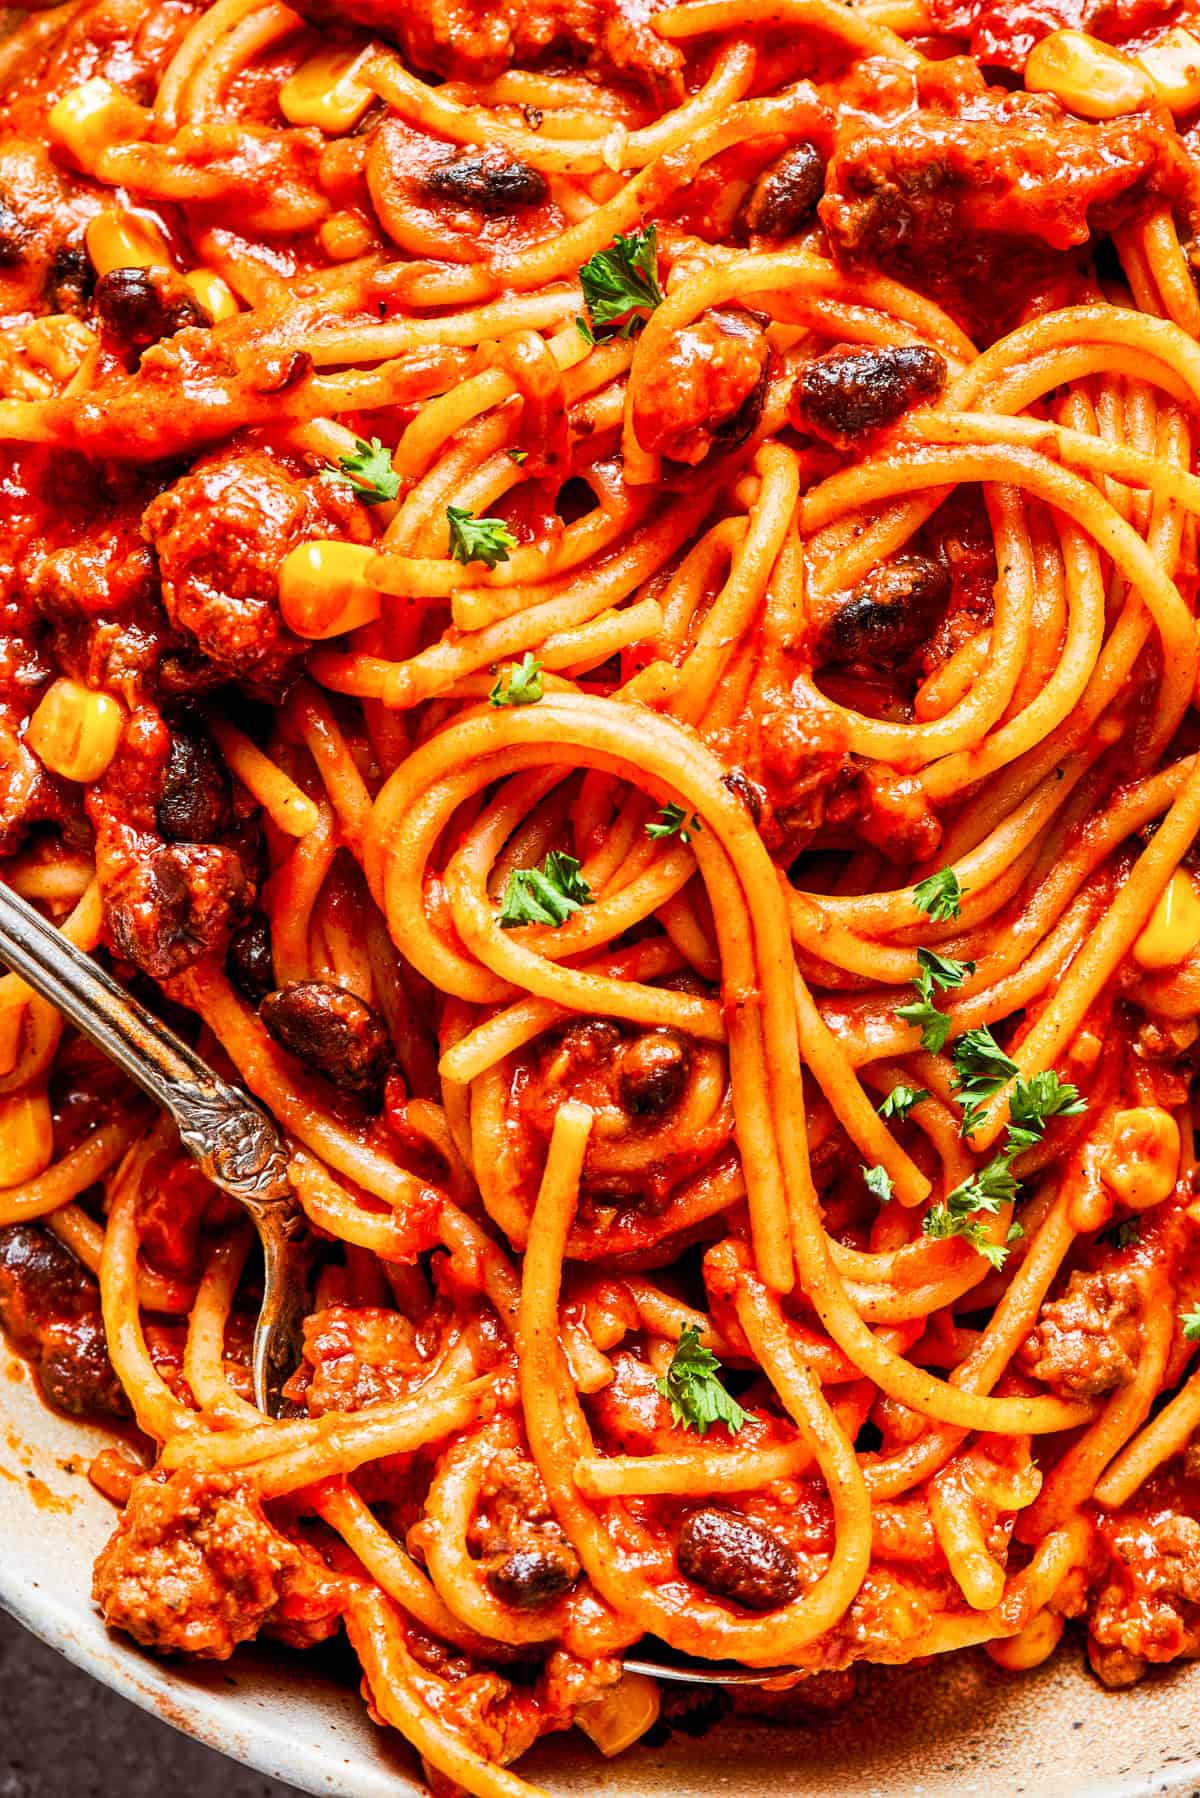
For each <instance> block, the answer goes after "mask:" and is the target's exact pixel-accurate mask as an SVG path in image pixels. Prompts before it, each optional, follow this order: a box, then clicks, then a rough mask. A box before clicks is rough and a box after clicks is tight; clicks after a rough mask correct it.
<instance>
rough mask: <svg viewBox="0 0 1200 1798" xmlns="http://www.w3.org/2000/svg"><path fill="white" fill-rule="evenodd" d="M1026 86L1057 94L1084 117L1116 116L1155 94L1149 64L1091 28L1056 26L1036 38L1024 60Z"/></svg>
mask: <svg viewBox="0 0 1200 1798" xmlns="http://www.w3.org/2000/svg"><path fill="white" fill-rule="evenodd" d="M1025 86H1026V87H1027V88H1028V89H1029V91H1030V92H1031V93H1035V94H1053V95H1054V97H1055V99H1057V100H1061V101H1062V103H1063V105H1064V106H1065V107H1066V108H1067V111H1068V112H1077V113H1078V114H1079V116H1080V117H1081V118H1085V119H1115V118H1118V117H1119V116H1120V115H1121V113H1123V112H1136V111H1137V109H1138V107H1139V106H1145V104H1146V102H1147V101H1148V100H1152V99H1153V98H1154V83H1153V82H1152V81H1151V79H1150V77H1149V76H1148V75H1147V73H1146V71H1145V69H1139V68H1138V66H1137V64H1136V63H1133V62H1131V61H1130V60H1129V58H1128V57H1127V56H1122V55H1121V53H1120V52H1119V51H1117V50H1112V49H1110V48H1109V46H1108V45H1107V44H1102V43H1101V42H1100V40H1099V38H1095V37H1089V36H1088V34H1087V32H1086V31H1052V32H1051V33H1050V35H1049V37H1044V38H1042V39H1041V41H1040V42H1039V43H1036V44H1035V45H1034V46H1033V49H1032V50H1031V51H1030V52H1029V57H1028V60H1027V62H1026V64H1025Z"/></svg>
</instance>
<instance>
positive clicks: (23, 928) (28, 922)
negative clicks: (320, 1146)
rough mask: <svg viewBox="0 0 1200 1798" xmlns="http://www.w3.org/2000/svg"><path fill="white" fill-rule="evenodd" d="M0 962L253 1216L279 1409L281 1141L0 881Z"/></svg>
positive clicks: (290, 1330)
mask: <svg viewBox="0 0 1200 1798" xmlns="http://www.w3.org/2000/svg"><path fill="white" fill-rule="evenodd" d="M0 961H4V962H6V963H7V964H8V966H9V967H10V968H11V969H12V970H13V972H14V973H15V974H19V975H20V976H21V978H22V979H23V980H25V981H26V982H27V983H28V984H29V985H30V986H31V987H32V988H33V990H34V991H35V992H37V993H40V994H41V996H42V998H43V999H48V1000H49V1001H50V1003H51V1004H52V1005H54V1006H56V1007H57V1009H58V1010H59V1011H61V1012H62V1014H63V1016H64V1017H65V1018H67V1019H69V1021H70V1022H71V1023H72V1024H74V1025H75V1027H76V1029H77V1030H78V1031H79V1032H80V1033H81V1034H82V1035H83V1036H86V1037H87V1038H88V1039H89V1041H91V1042H93V1043H95V1045H96V1047H97V1048H98V1049H101V1050H102V1051H103V1052H104V1054H106V1055H107V1056H108V1057H109V1058H110V1059H111V1060H112V1061H114V1062H116V1064H117V1065H118V1067H121V1068H123V1069H124V1071H125V1072H126V1073H127V1074H128V1075H129V1077H130V1079H131V1080H134V1081H136V1083H137V1084H138V1086H140V1087H141V1088H142V1091H143V1092H146V1093H148V1094H149V1095H150V1097H151V1098H152V1099H153V1100H155V1102H156V1103H157V1104H159V1105H161V1106H162V1108H163V1110H164V1111H166V1112H168V1113H169V1114H170V1116H171V1118H172V1119H173V1120H174V1122H175V1124H176V1125H177V1127H178V1130H179V1135H180V1139H181V1140H182V1142H183V1145H184V1147H185V1148H186V1149H187V1151H188V1153H189V1154H190V1155H191V1156H192V1158H193V1159H194V1160H195V1161H196V1162H197V1164H198V1165H199V1167H200V1168H201V1170H202V1171H203V1172H204V1173H205V1174H206V1175H207V1176H208V1178H209V1179H210V1180H211V1181H212V1182H213V1185H214V1186H218V1187H220V1189H221V1190H222V1192H227V1193H228V1194H229V1195H230V1197H231V1198H234V1199H236V1200H237V1201H238V1202H239V1204H241V1205H243V1206H244V1207H245V1209H246V1210H247V1212H248V1213H249V1214H250V1217H251V1218H252V1219H253V1222H254V1227H255V1229H256V1230H257V1232H258V1236H259V1240H260V1241H261V1243H262V1249H263V1260H264V1274H265V1291H264V1297H263V1310H262V1315H261V1317H260V1319H259V1327H258V1330H257V1331H256V1333H255V1339H254V1390H255V1397H256V1399H257V1401H258V1403H259V1404H260V1405H261V1406H263V1408H264V1409H269V1410H271V1411H272V1412H273V1413H274V1412H276V1411H277V1410H278V1409H279V1406H280V1403H281V1400H280V1396H279V1389H280V1387H281V1386H282V1385H283V1383H284V1381H285V1380H286V1379H287V1377H288V1374H289V1373H290V1372H291V1370H292V1368H294V1367H295V1365H296V1361H297V1359H298V1353H299V1332H300V1325H301V1322H302V1320H303V1314H304V1309H305V1301H306V1288H307V1271H308V1266H307V1264H308V1244H307V1229H306V1225H305V1219H304V1214H303V1212H302V1211H301V1210H300V1208H299V1206H298V1204H297V1203H296V1198H295V1194H294V1193H293V1192H292V1189H291V1186H290V1184H289V1182H288V1177H287V1152H286V1149H285V1148H284V1144H283V1139H282V1137H281V1136H280V1134H279V1131H278V1130H277V1129H276V1127H275V1125H274V1123H273V1122H272V1120H271V1119H270V1117H269V1116H268V1115H267V1113H266V1112H265V1111H264V1110H263V1108H262V1107H261V1105H259V1104H257V1102H256V1101H255V1100H254V1099H252V1098H251V1097H250V1096H249V1094H248V1093H245V1092H243V1091H242V1090H241V1089H240V1088H239V1087H236V1086H232V1085H231V1084H230V1083H229V1082H228V1081H227V1080H222V1079H221V1077H220V1076H219V1075H218V1074H216V1073H214V1072H213V1070H212V1068H210V1067H209V1066H208V1064H207V1062H205V1061H203V1060H202V1059H201V1057H200V1056H199V1055H197V1054H196V1052H195V1050H194V1049H193V1048H191V1047H190V1045H189V1044H187V1043H185V1042H184V1041H183V1039H182V1038H181V1037H178V1036H176V1034H175V1032H174V1031H173V1030H171V1029H170V1028H169V1027H168V1026H167V1025H166V1024H164V1023H163V1022H162V1020H161V1018H156V1017H155V1015H154V1013H153V1012H152V1011H149V1010H148V1009H147V1008H146V1006H144V1005H142V1004H140V1003H139V1001H138V1000H137V999H135V998H134V997H133V995H132V994H131V993H128V992H126V991H125V989H124V987H122V986H120V985H119V984H118V982H117V981H115V980H114V979H113V978H112V976H111V975H110V974H108V973H106V972H105V970H104V969H103V968H102V967H100V966H99V964H98V963H96V962H94V961H93V960H92V959H91V957H90V956H87V955H84V954H83V953H82V951H81V950H79V949H76V947H75V945H74V944H73V943H69V942H68V941H67V939H66V938H65V937H64V936H62V935H61V933H60V932H59V931H57V930H55V928H54V926H53V925H52V924H48V923H47V922H46V920H45V919H44V918H43V917H42V916H41V915H40V913H38V912H36V911H35V910H34V909H33V907H32V906H31V905H28V904H26V902H25V900H24V899H22V898H21V897H20V896H19V895H18V894H17V893H14V892H13V891H12V890H11V888H9V887H6V886H2V885H0Z"/></svg>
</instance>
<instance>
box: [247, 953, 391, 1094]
mask: <svg viewBox="0 0 1200 1798" xmlns="http://www.w3.org/2000/svg"><path fill="white" fill-rule="evenodd" d="M259 1016H260V1017H261V1018H262V1021H263V1023H264V1024H265V1025H266V1027H267V1029H268V1030H269V1031H270V1033H271V1035H272V1036H273V1037H274V1039H275V1041H276V1042H277V1043H278V1044H279V1045H280V1047H281V1048H284V1049H286V1050H287V1051H288V1053H289V1054H291V1055H295V1056H296V1057H297V1059H298V1060H300V1061H303V1062H304V1063H305V1064H306V1065H307V1066H308V1067H310V1068H312V1069H313V1071H314V1072H315V1073H318V1074H324V1076H325V1078H326V1079H327V1080H329V1081H332V1083H333V1085H334V1086H336V1087H338V1088H339V1089H340V1090H341V1091H342V1092H346V1093H354V1094H355V1095H357V1096H358V1097H359V1098H363V1099H378V1097H379V1096H380V1092H381V1089H382V1086H383V1080H384V1076H385V1075H386V1073H387V1070H388V1067H389V1065H390V1064H391V1061H392V1042H391V1038H390V1036H389V1035H388V1032H387V1026H386V1025H385V1023H384V1021H383V1019H382V1018H381V1017H380V1016H379V1014H378V1012H376V1011H373V1010H372V1009H371V1007H370V1006H369V1005H365V1004H364V1003H363V1001H362V1000H361V999H360V998H358V996H357V995H356V994H355V993H349V992H347V991H346V990H345V988H344V987H340V986H331V985H330V984H329V982H328V981H325V980H297V981H293V982H292V984H291V985H290V986H285V987H281V988H280V989H279V990H278V991H277V992H273V993H268V994H267V997H266V998H265V999H264V1000H263V1002H262V1005H261V1006H260V1008H259Z"/></svg>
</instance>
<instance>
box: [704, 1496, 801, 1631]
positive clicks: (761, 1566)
mask: <svg viewBox="0 0 1200 1798" xmlns="http://www.w3.org/2000/svg"><path fill="white" fill-rule="evenodd" d="M675 1556H676V1559H677V1560H678V1562H679V1566H680V1569H681V1571H682V1572H683V1573H685V1574H686V1575H687V1577H688V1579H690V1580H694V1581H695V1583H696V1584H697V1585H698V1586H703V1587H704V1589H705V1591H706V1592H714V1593H716V1595H717V1597H718V1598H728V1599H731V1600H732V1601H733V1603H734V1604H740V1605H743V1606H744V1607H745V1609H746V1610H748V1611H773V1610H776V1609H777V1608H778V1607H779V1606H780V1605H784V1604H789V1603H790V1602H791V1600H792V1599H793V1598H795V1596H796V1594H797V1593H798V1592H799V1590H800V1569H799V1567H798V1566H797V1564H796V1557H795V1555H794V1554H793V1553H792V1551H791V1549H790V1548H787V1547H786V1546H785V1545H784V1544H783V1543H782V1542H781V1541H780V1540H779V1537H778V1536H776V1535H773V1534H772V1532H771V1531H770V1530H765V1529H763V1528H762V1526H761V1525H760V1524H757V1523H751V1521H750V1519H749V1518H748V1517H743V1515H742V1513H741V1512H740V1511H725V1510H722V1509H720V1508H719V1507H718V1506H716V1505H706V1506H705V1507H704V1508H703V1509H702V1510H699V1511H692V1512H691V1513H690V1515H689V1516H688V1517H686V1518H685V1519H684V1523H683V1528H682V1529H681V1530H680V1532H679V1540H678V1541H677V1543H676V1545H675Z"/></svg>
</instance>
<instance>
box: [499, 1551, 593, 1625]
mask: <svg viewBox="0 0 1200 1798" xmlns="http://www.w3.org/2000/svg"><path fill="white" fill-rule="evenodd" d="M485 1577H486V1579H487V1583H488V1586H489V1588H490V1590H491V1592H492V1593H493V1595H494V1596H495V1597H496V1598H498V1599H499V1600H500V1602H501V1603H502V1604H508V1605H512V1606H513V1608H514V1609H515V1610H518V1611H536V1610H537V1609H538V1608H539V1607H540V1606H541V1605H544V1604H552V1603H553V1602H554V1600H555V1599H556V1598H561V1597H562V1595H563V1593H564V1592H567V1591H569V1590H570V1588H571V1587H572V1586H573V1585H574V1584H575V1581H576V1580H577V1579H578V1577H579V1562H578V1560H577V1559H576V1557H575V1553H574V1551H573V1550H572V1549H571V1548H570V1547H569V1545H568V1544H566V1543H563V1544H562V1545H561V1547H560V1546H559V1545H557V1544H555V1543H547V1544H546V1546H545V1547H544V1548H543V1547H539V1548H515V1549H514V1550H513V1551H512V1553H511V1554H510V1555H508V1556H506V1558H505V1559H504V1560H503V1561H501V1562H500V1563H499V1564H498V1565H497V1566H495V1567H490V1568H489V1569H488V1572H487V1574H486V1576H485Z"/></svg>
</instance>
